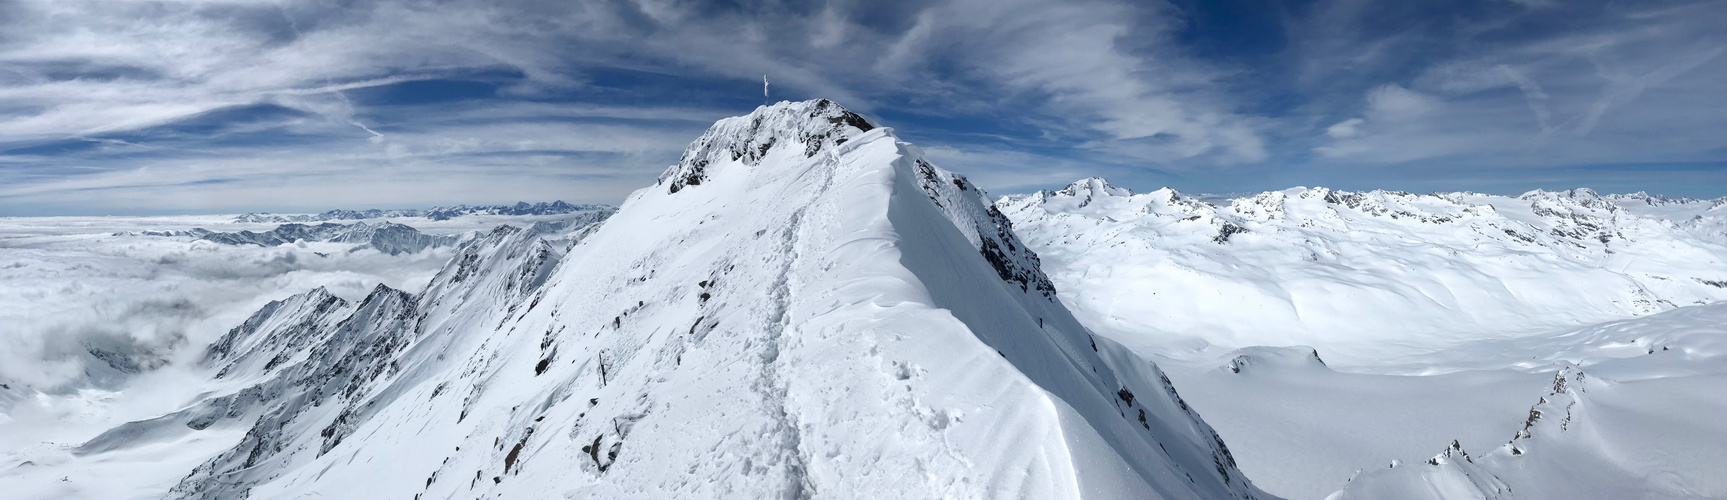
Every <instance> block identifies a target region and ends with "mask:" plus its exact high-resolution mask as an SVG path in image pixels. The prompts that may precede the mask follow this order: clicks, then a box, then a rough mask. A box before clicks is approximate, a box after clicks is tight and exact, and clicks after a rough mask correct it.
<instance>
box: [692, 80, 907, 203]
mask: <svg viewBox="0 0 1727 500" xmlns="http://www.w3.org/2000/svg"><path fill="white" fill-rule="evenodd" d="M874 128H876V126H875V125H873V124H871V123H870V122H869V120H867V119H865V118H864V117H863V116H860V115H858V114H857V113H853V112H851V111H847V110H846V109H845V108H843V107H840V105H839V104H835V103H834V102H833V101H829V100H827V99H815V100H809V101H801V102H792V101H781V102H779V103H778V104H774V105H771V106H762V107H759V108H756V110H755V112H752V113H750V114H748V115H745V116H738V117H732V118H726V119H723V120H720V121H719V122H717V123H715V124H714V125H713V126H712V127H709V128H708V130H707V132H706V133H703V134H702V136H701V138H699V139H696V141H695V142H694V143H691V144H690V146H689V148H687V149H685V150H684V155H683V157H682V158H680V159H678V164H677V165H676V166H673V167H671V168H670V169H667V170H666V172H665V173H664V174H661V175H660V180H659V182H658V183H659V184H665V183H670V185H671V186H670V188H669V189H670V192H673V193H676V192H678V190H681V189H683V188H684V187H686V186H695V185H700V184H701V183H702V182H703V181H705V180H707V177H708V167H709V165H712V164H715V163H718V162H721V161H740V162H743V163H744V164H745V165H750V166H754V165H756V164H758V163H760V162H761V160H762V159H764V158H766V157H767V156H768V153H769V152H770V151H772V150H774V149H776V148H791V149H793V150H795V151H797V152H799V153H801V154H802V155H803V156H804V157H805V158H810V157H814V156H815V155H816V153H818V152H821V151H822V150H824V149H831V148H833V147H835V146H838V145H841V144H845V142H846V141H848V140H850V139H851V138H852V137H853V136H854V135H856V134H859V133H862V132H868V131H870V130H872V129H874Z"/></svg>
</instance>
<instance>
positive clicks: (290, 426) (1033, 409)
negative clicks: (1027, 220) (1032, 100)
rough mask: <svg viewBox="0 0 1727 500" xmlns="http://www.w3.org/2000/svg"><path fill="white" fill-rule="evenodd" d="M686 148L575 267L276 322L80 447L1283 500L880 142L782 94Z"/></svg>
mask: <svg viewBox="0 0 1727 500" xmlns="http://www.w3.org/2000/svg"><path fill="white" fill-rule="evenodd" d="M757 124H759V125H757ZM764 145H765V146H764ZM691 151H692V152H693V153H692V154H689V155H686V157H685V160H684V162H682V163H680V164H679V165H678V166H675V167H672V168H671V169H670V170H668V172H667V175H666V176H665V177H663V178H662V181H661V182H660V183H659V184H658V185H656V186H652V187H649V188H646V189H643V190H640V191H637V192H636V193H635V194H633V195H632V196H631V197H630V198H629V200H628V201H627V202H626V203H625V204H624V205H623V206H622V207H621V208H620V210H619V211H618V213H617V214H616V215H615V216H613V217H612V218H611V219H610V220H609V221H608V222H607V223H606V224H605V225H603V226H601V227H600V228H599V229H598V230H597V231H595V232H593V233H592V234H591V235H588V236H587V237H586V238H584V239H582V240H581V241H580V243H578V244H576V245H574V246H573V247H571V248H570V249H569V251H568V253H567V254H565V255H561V256H560V255H559V252H558V251H557V250H556V248H555V247H552V246H550V245H547V244H546V243H545V241H544V239H542V238H539V237H538V236H535V235H533V234H532V233H531V232H529V231H506V230H500V231H498V232H494V233H493V234H491V235H489V236H488V237H486V238H481V239H480V240H477V241H474V242H471V243H468V244H467V246H465V247H464V249H463V251H462V252H461V254H460V255H458V256H457V257H456V258H454V259H452V261H451V262H450V263H449V264H448V265H447V266H446V267H445V268H444V270H443V271H442V272H440V273H439V274H438V276H437V277H436V278H435V279H434V280H433V282H432V284H431V285H430V286H429V287H428V288H427V290H426V291H425V292H424V293H422V294H420V295H418V296H411V295H407V294H404V293H401V292H398V291H394V290H389V289H387V288H379V289H378V290H377V291H376V292H375V293H374V294H373V295H372V296H370V297H367V298H366V299H365V300H363V301H360V302H358V303H353V304H350V303H347V302H343V301H341V299H336V298H334V297H327V294H325V293H323V292H321V291H318V290H314V291H312V292H308V293H307V294H304V295H302V296H297V297H294V298H291V299H289V300H285V301H281V302H279V303H275V304H272V305H271V306H269V307H266V308H264V309H263V310H261V311H260V312H259V313H258V314H257V315H256V316H255V317H253V318H252V319H251V320H248V321H247V322H245V323H244V324H242V325H241V326H239V327H237V328H235V329H234V331H233V332H231V333H230V334H229V335H228V336H226V337H224V339H223V340H222V341H220V342H218V343H217V344H215V346H213V347H212V349H211V351H210V355H209V358H208V359H209V362H210V363H211V364H212V369H216V370H219V371H220V373H221V376H220V377H219V378H218V379H217V380H216V381H214V382H212V386H213V387H214V388H215V389H213V390H212V392H211V394H212V395H213V396H212V397H210V398H207V399H206V400H204V401H203V402H201V403H198V404H195V405H193V406H191V407H189V408H187V409H185V410H182V411H180V412H176V413H174V414H170V415H165V416H163V417H161V418H158V419H153V420H148V421H143V422H136V423H133V424H127V426H123V428H121V429H116V430H115V431H111V432H110V433H109V434H106V435H104V436H103V437H100V438H98V439H97V440H94V441H92V442H91V443H89V444H87V445H86V447H85V448H86V449H85V450H83V451H82V453H87V454H90V455H100V454H104V453H118V452H121V451H124V450H127V449H136V448H137V447H139V446H144V445H147V444H148V443H156V442H164V441H168V440H171V439H177V438H176V437H175V436H182V435H185V434H188V433H189V434H193V435H197V434H199V433H204V432H209V431H206V430H198V429H212V430H214V429H232V428H234V427H235V426H248V427H246V428H247V430H246V431H245V435H244V436H243V437H240V438H238V443H237V444H236V445H234V446H233V447H232V448H230V449H228V450H226V451H223V452H221V453H220V454H218V455H216V456H215V457H214V458H210V459H208V460H206V461H205V462H204V464H203V465H201V466H199V467H197V468H196V470H194V471H193V472H192V473H191V474H190V475H188V476H186V477H185V479H184V480H182V481H181V482H180V483H179V485H178V486H176V487H175V488H174V489H173V491H172V494H171V495H170V496H171V497H175V498H236V497H249V498H304V497H313V496H323V497H346V498H410V497H418V498H449V497H469V496H483V497H494V496H501V497H503V498H549V497H558V496H562V497H565V498H667V497H694V498H712V497H751V498H762V497H783V498H790V497H799V498H808V497H818V496H837V497H856V498H914V497H915V498H924V497H956V498H980V497H989V498H1003V497H1005V498H1077V497H1098V498H1124V497H1141V498H1268V497H1267V496H1266V495H1265V494H1264V493H1262V492H1260V491H1259V490H1258V489H1257V488H1255V487H1254V486H1253V485H1252V484H1251V483H1250V482H1249V481H1248V480H1247V478H1245V477H1243V476H1242V474H1241V472H1240V471H1239V470H1237V469H1236V466H1235V462H1234V458H1233V457H1232V456H1231V454H1230V452H1229V451H1228V449H1227V448H1226V447H1225V446H1224V444H1223V442H1222V440H1221V439H1220V438H1219V437H1218V436H1217V434H1216V433H1215V432H1214V431H1212V430H1211V428H1210V427H1209V426H1208V425H1206V424H1205V423H1204V421H1203V420H1202V419H1200V417H1199V415H1198V414H1197V413H1195V412H1194V410H1193V409H1192V408H1191V407H1190V406H1188V405H1187V403H1186V402H1185V401H1183V400H1182V399H1181V398H1180V396H1179V395H1177V394H1176V392H1175V389H1174V387H1173V386H1172V385H1171V384H1170V382H1169V380H1168V378H1167V377H1165V376H1163V374H1162V372H1161V371H1159V370H1158V369H1157V367H1156V366H1155V365H1152V364H1150V363H1148V362H1146V361H1144V360H1142V359H1141V358H1138V357H1136V356H1134V355H1133V354H1132V353H1130V352H1129V351H1127V350H1126V349H1125V348H1123V347H1122V346H1121V345H1119V344H1117V343H1115V342H1112V341H1110V340H1108V339H1105V338H1101V337H1097V338H1094V337H1093V336H1092V335H1091V334H1090V333H1089V332H1088V331H1087V330H1086V329H1085V328H1084V327H1083V326H1081V325H1080V324H1079V323H1078V322H1077V321H1076V320H1075V319H1074V318H1073V316H1072V315H1071V314H1069V313H1068V312H1067V310H1066V309H1065V308H1064V307H1063V306H1062V305H1061V303H1060V302H1059V301H1057V300H1056V299H1055V298H1054V297H1053V294H1054V287H1053V286H1052V285H1051V284H1050V282H1049V280H1048V279H1047V278H1046V277H1044V275H1043V273H1042V271H1041V270H1040V268H1039V266H1038V261H1037V257H1036V255H1035V254H1034V253H1033V252H1031V251H1030V250H1028V249H1027V248H1026V246H1025V245H1024V244H1023V243H1022V242H1020V241H1019V240H1018V238H1017V237H1016V236H1015V235H1014V232H1013V230H1012V228H1011V226H1010V224H1009V223H1008V221H1007V219H1006V217H1004V216H1002V215H1001V214H1000V213H999V212H997V211H995V210H994V209H993V207H991V206H990V204H989V202H988V198H987V197H986V196H985V195H984V193H982V192H981V191H979V190H978V189H977V188H976V187H975V186H972V185H971V184H970V183H969V181H966V180H965V179H964V178H963V177H959V176H956V175H953V174H951V173H948V172H945V171H942V170H940V169H939V168H936V167H935V166H934V165H931V164H929V163H928V162H927V161H924V160H923V159H922V158H921V154H920V153H919V152H918V150H917V149H916V148H915V147H913V146H911V145H909V144H906V143H903V142H899V141H898V140H896V139H895V138H894V136H893V135H892V133H891V131H890V130H887V129H883V128H878V127H874V126H873V125H871V124H869V123H868V122H867V121H866V120H864V119H863V118H861V117H858V116H857V115H855V114H851V113H850V112H847V111H845V110H843V109H842V108H839V106H837V105H835V104H833V103H831V102H827V101H809V102H802V103H780V104H778V105H775V106H770V107H764V108H761V109H758V110H757V111H756V112H755V113H754V114H752V115H750V116H747V117H743V118H733V119H728V120H725V121H722V122H720V123H719V124H716V125H715V127H714V129H712V130H710V131H709V132H708V134H706V135H704V136H703V139H702V141H700V142H698V145H697V146H692V148H691ZM738 151H743V152H746V153H747V152H751V151H753V152H754V154H753V155H751V154H738V155H737V156H735V157H734V156H733V152H738ZM672 186H678V188H677V189H675V190H674V189H672ZM231 432H232V431H230V433H231Z"/></svg>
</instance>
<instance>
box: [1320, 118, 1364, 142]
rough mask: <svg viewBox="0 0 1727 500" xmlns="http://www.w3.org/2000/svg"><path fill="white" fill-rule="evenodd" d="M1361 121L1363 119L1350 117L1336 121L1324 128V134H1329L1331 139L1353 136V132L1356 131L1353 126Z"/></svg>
mask: <svg viewBox="0 0 1727 500" xmlns="http://www.w3.org/2000/svg"><path fill="white" fill-rule="evenodd" d="M1363 121H1365V120H1362V119H1360V118H1350V119H1348V120H1344V121H1340V122H1337V124H1335V125H1332V126H1330V127H1326V128H1325V135H1328V136H1331V138H1333V139H1348V138H1350V137H1355V134H1356V133H1357V132H1356V131H1355V127H1356V126H1357V125H1361V123H1362V122H1363Z"/></svg>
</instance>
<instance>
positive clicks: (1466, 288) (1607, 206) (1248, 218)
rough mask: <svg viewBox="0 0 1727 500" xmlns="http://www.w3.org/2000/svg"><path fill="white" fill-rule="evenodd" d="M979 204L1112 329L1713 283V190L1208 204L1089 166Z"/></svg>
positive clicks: (1423, 309)
mask: <svg viewBox="0 0 1727 500" xmlns="http://www.w3.org/2000/svg"><path fill="white" fill-rule="evenodd" d="M996 206H997V207H999V208H1000V209H1001V211H1002V213H1004V214H1006V215H1007V216H1008V217H1009V218H1010V219H1012V220H1013V222H1014V225H1015V227H1016V228H1018V229H1019V232H1020V235H1021V237H1023V238H1024V239H1025V241H1026V242H1027V243H1028V244H1030V245H1031V246H1032V248H1033V249H1034V250H1036V251H1037V253H1038V254H1039V255H1041V256H1043V258H1044V260H1045V270H1046V271H1047V272H1049V274H1050V276H1051V278H1052V279H1053V281H1054V283H1055V284H1056V286H1057V287H1058V288H1060V289H1062V290H1063V291H1064V293H1066V295H1064V297H1063V299H1064V301H1066V302H1067V303H1068V305H1069V306H1070V307H1073V308H1075V310H1076V311H1077V312H1079V313H1080V314H1081V316H1082V317H1084V318H1095V319H1096V320H1097V321H1096V322H1095V323H1091V324H1090V326H1092V327H1094V328H1103V329H1106V330H1111V331H1120V332H1124V334H1125V335H1128V337H1129V338H1133V336H1135V335H1137V336H1140V338H1146V339H1150V338H1161V339H1164V340H1165V341H1167V340H1170V339H1172V338H1188V339H1195V338H1204V339H1206V340H1205V341H1204V342H1209V343H1212V344H1222V346H1223V347H1229V348H1234V347H1244V346H1248V345H1255V344H1268V345H1288V344H1294V343H1302V344H1311V345H1315V346H1316V347H1320V350H1321V351H1333V350H1334V349H1335V348H1338V347H1347V344H1353V343H1361V342H1360V341H1364V340H1373V339H1379V338H1382V337H1383V336H1385V335H1390V334H1396V335H1399V336H1401V337H1402V338H1405V339H1410V340H1417V339H1423V338H1426V339H1428V340H1434V339H1440V338H1444V337H1446V336H1447V335H1452V336H1453V337H1455V335H1453V334H1479V333H1480V332H1490V331H1496V332H1512V333H1534V332H1538V331H1543V330H1552V329H1557V328H1562V327H1570V326H1576V325H1581V324H1587V323H1594V322H1601V321H1609V320H1614V319H1621V318H1625V317H1630V316H1637V315H1644V314H1650V313H1655V312H1660V311H1665V310H1669V309H1672V308H1675V307H1679V306H1683V305H1694V304H1703V303H1709V302H1713V301H1717V300H1721V299H1727V287H1723V286H1721V285H1720V284H1722V283H1727V281H1724V280H1727V209H1723V208H1721V204H1720V203H1718V201H1699V200H1683V199H1681V200H1673V199H1667V198H1663V197H1658V196H1648V195H1646V194H1641V193H1639V194H1632V195H1606V196H1603V195H1599V194H1596V193H1595V192H1593V191H1590V190H1587V189H1576V190H1569V191H1563V192H1548V191H1532V192H1529V193H1526V194H1524V195H1522V196H1519V197H1506V196H1492V195H1482V194H1477V193H1467V192H1465V193H1433V194H1411V193H1404V192H1396V191H1369V192H1349V191H1336V190H1331V189H1326V188H1293V189H1288V190H1283V191H1271V192H1265V193H1260V194H1257V195H1253V196H1244V197H1238V198H1234V199H1231V200H1229V201H1228V202H1227V203H1218V204H1213V203H1208V202H1205V201H1201V200H1199V199H1197V198H1194V197H1190V196H1187V195H1183V194H1182V193H1178V192H1176V191H1174V190H1172V189H1168V188H1164V189H1159V190H1156V191H1153V192H1150V193H1144V194H1134V193H1132V192H1130V191H1128V190H1125V189H1121V188H1117V187H1114V186H1111V185H1110V184H1109V183H1108V182H1107V181H1104V180H1102V179H1098V178H1092V179H1085V180H1081V181H1078V182H1075V183H1073V184H1072V185H1070V186H1068V187H1066V188H1064V189H1061V190H1057V191H1040V192H1036V193H1032V194H1028V195H1017V196H1008V197H1003V198H1001V199H999V200H998V201H997V202H996ZM1068 292H1071V293H1068ZM1196 292H1197V293H1196ZM1221 297H1230V298H1229V300H1219V298H1221ZM1412 325H1414V328H1413V331H1412V330H1411V326H1412ZM1126 332H1131V333H1126ZM1454 339H1456V338H1454ZM1164 343H1165V344H1167V342H1164ZM1421 343H1422V342H1415V344H1421ZM1187 345H1188V346H1191V344H1187ZM1428 345H1432V344H1431V343H1429V344H1428ZM1355 354H1360V353H1355Z"/></svg>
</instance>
